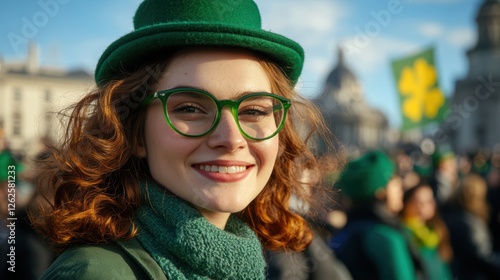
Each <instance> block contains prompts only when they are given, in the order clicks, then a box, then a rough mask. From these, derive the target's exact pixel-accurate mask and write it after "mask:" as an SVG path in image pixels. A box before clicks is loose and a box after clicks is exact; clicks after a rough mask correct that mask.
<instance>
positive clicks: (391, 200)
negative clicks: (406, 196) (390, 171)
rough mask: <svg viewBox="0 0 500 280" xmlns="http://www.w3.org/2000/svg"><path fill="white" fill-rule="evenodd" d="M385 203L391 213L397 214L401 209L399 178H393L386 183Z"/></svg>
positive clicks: (401, 192) (401, 199) (401, 190)
mask: <svg viewBox="0 0 500 280" xmlns="http://www.w3.org/2000/svg"><path fill="white" fill-rule="evenodd" d="M386 203H387V208H388V209H389V211H391V212H392V213H398V212H399V211H401V209H402V208H403V181H402V179H401V178H400V177H394V178H392V179H391V180H390V181H389V183H387V187H386Z"/></svg>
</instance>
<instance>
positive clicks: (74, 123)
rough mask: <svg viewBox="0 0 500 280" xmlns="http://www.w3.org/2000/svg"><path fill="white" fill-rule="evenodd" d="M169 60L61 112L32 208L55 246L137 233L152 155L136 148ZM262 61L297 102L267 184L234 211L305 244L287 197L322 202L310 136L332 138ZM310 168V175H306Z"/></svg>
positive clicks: (278, 236)
mask: <svg viewBox="0 0 500 280" xmlns="http://www.w3.org/2000/svg"><path fill="white" fill-rule="evenodd" d="M257 57H259V56H257ZM169 61H170V60H168V59H167V60H163V61H161V62H154V63H148V64H145V66H143V67H141V68H140V69H139V70H137V71H135V72H134V73H128V74H124V77H122V78H120V79H117V80H114V81H111V82H108V83H107V84H106V85H104V86H101V87H97V88H96V89H95V90H94V91H93V92H91V93H90V94H89V95H87V96H86V97H84V98H83V99H82V100H81V101H79V102H78V103H76V104H75V105H73V106H72V107H70V108H68V111H64V112H70V113H69V114H65V113H64V112H63V116H65V117H68V122H67V124H66V133H65V137H64V139H63V141H62V143H60V145H57V146H55V145H54V146H51V147H49V148H50V152H49V153H48V154H47V155H46V157H45V158H44V159H42V160H40V161H39V164H38V166H39V168H38V170H37V176H36V178H37V179H36V185H37V186H38V189H39V191H40V193H41V194H42V195H43V197H44V198H45V201H44V202H43V203H40V207H38V208H37V209H35V210H33V211H32V212H31V219H32V222H33V224H35V226H36V227H37V228H38V229H39V230H40V231H41V232H42V233H44V234H45V235H46V236H47V237H48V238H49V239H50V240H51V241H52V242H53V243H54V245H55V246H56V247H66V246H68V245H70V244H78V243H109V242H113V241H114V240H119V239H130V238H133V237H134V236H135V235H136V234H137V228H136V227H135V225H134V222H133V218H134V214H135V212H136V210H137V209H138V208H139V207H140V205H141V202H142V200H141V192H140V187H139V182H140V181H141V180H147V179H151V177H150V175H149V169H148V166H147V162H146V161H145V160H144V159H141V158H139V157H137V156H136V155H135V154H134V151H135V147H137V146H138V145H139V144H140V143H141V141H143V135H144V131H143V124H144V122H145V116H146V114H145V113H146V110H145V109H143V108H139V104H140V102H141V101H142V100H143V99H144V97H145V96H146V95H147V94H151V93H152V92H153V89H154V88H155V86H156V84H157V82H158V81H159V79H160V77H161V74H162V72H163V71H164V70H165V69H166V67H167V66H168V64H169ZM260 63H261V65H262V67H263V68H264V70H265V71H266V73H267V74H268V76H269V79H270V81H271V86H272V90H273V92H274V93H275V94H278V95H282V96H285V97H287V98H290V99H292V100H293V106H292V107H291V109H290V110H289V114H288V118H287V120H286V124H285V126H284V128H283V130H282V131H281V132H280V134H279V141H280V152H279V156H278V159H277V161H276V164H275V166H274V170H273V173H272V175H271V177H270V179H269V182H268V184H267V185H266V187H265V188H264V190H263V191H262V192H261V193H260V194H259V195H258V196H257V197H256V198H255V199H254V200H253V201H252V202H251V203H250V205H249V206H248V207H246V208H245V209H244V210H243V211H241V213H237V215H239V216H240V217H241V218H242V219H243V220H244V221H245V222H246V223H247V224H248V225H249V226H250V227H251V228H252V229H253V230H254V231H255V232H256V234H257V235H258V237H259V238H260V240H261V241H262V243H263V245H264V247H265V248H266V249H270V250H276V249H291V250H295V251H300V250H303V249H305V248H306V246H307V245H308V244H309V243H310V242H311V240H312V231H311V229H310V228H309V225H308V222H307V221H306V220H305V219H304V217H303V216H302V215H299V214H297V213H296V212H295V211H293V210H291V209H290V206H289V201H290V198H291V197H292V195H293V196H295V197H297V198H299V199H300V200H302V201H305V202H309V203H310V205H313V206H315V205H317V206H319V204H318V202H319V200H318V199H317V198H315V195H317V194H318V192H317V191H314V189H317V190H322V191H323V190H325V189H324V188H322V187H321V178H323V177H324V176H322V175H324V174H326V173H328V172H330V171H331V170H330V169H329V168H326V167H328V166H331V165H329V164H324V162H320V161H321V160H320V159H319V158H317V157H316V156H315V154H314V153H313V150H312V148H311V147H310V145H308V142H311V139H312V138H313V136H314V135H317V134H318V133H319V135H320V136H321V137H322V138H323V139H328V137H329V134H328V129H327V128H326V126H325V124H324V122H323V119H322V117H321V115H320V113H319V111H318V110H317V109H316V108H315V107H314V105H312V103H311V102H310V101H308V100H307V99H305V98H303V97H301V96H300V95H299V94H298V93H297V92H295V91H294V90H293V85H292V84H291V83H290V81H289V80H288V79H287V78H286V77H285V75H284V74H283V72H282V71H281V70H280V69H279V68H278V67H277V66H276V65H275V64H273V63H272V62H270V61H268V60H266V59H264V58H260ZM304 124H308V125H304ZM305 170H308V171H310V173H311V172H312V174H313V175H312V176H309V177H308V178H305V176H304V171H305ZM321 197H324V196H323V195H322V196H321ZM313 202H314V203H313Z"/></svg>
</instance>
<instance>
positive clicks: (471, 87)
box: [438, 0, 500, 154]
mask: <svg viewBox="0 0 500 280" xmlns="http://www.w3.org/2000/svg"><path fill="white" fill-rule="evenodd" d="M476 22H477V32H478V39H477V42H476V45H475V46H474V47H473V48H472V49H471V50H469V51H468V52H467V58H468V62H469V69H468V73H467V76H466V77H465V78H463V79H460V80H457V81H456V84H455V92H454V94H453V98H452V107H451V109H452V110H451V113H450V114H449V115H448V117H447V119H446V121H445V126H444V127H445V130H446V131H447V134H446V135H443V137H441V138H442V139H443V140H446V139H447V138H448V137H449V139H450V142H451V144H452V146H453V148H454V150H455V151H456V152H458V153H460V154H467V153H468V154H475V153H477V152H478V151H484V150H488V151H492V150H493V149H497V148H498V147H499V145H500V126H499V124H498V120H499V119H500V0H486V1H484V2H483V3H482V5H481V6H480V9H479V11H478V13H477V17H476ZM446 136H448V137H446ZM438 140H439V137H438Z"/></svg>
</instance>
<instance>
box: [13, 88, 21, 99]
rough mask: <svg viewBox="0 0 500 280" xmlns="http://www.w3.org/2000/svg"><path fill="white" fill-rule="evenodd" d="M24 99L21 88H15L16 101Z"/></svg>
mask: <svg viewBox="0 0 500 280" xmlns="http://www.w3.org/2000/svg"><path fill="white" fill-rule="evenodd" d="M21 100H23V94H22V92H21V89H20V88H14V101H16V102H20V101H21Z"/></svg>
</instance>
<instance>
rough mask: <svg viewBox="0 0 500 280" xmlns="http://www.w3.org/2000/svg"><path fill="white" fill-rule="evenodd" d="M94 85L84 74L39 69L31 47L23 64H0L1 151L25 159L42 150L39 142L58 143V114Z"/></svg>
mask: <svg viewBox="0 0 500 280" xmlns="http://www.w3.org/2000/svg"><path fill="white" fill-rule="evenodd" d="M93 85H94V82H93V79H92V77H91V76H90V74H88V73H86V72H85V71H82V70H76V71H64V70H61V69H48V68H43V67H40V66H39V65H38V53H37V49H36V46H35V45H33V44H31V45H30V46H29V47H28V56H27V59H26V61H23V62H21V63H12V62H11V63H9V62H5V61H2V60H0V149H2V148H5V147H8V148H9V149H11V150H12V151H13V152H14V153H15V154H17V155H18V156H23V157H25V158H30V157H32V156H34V155H35V154H36V153H37V152H38V151H39V150H40V149H41V148H42V147H41V141H42V139H50V140H57V139H58V138H59V137H60V136H61V135H62V134H61V133H62V128H61V127H60V125H59V124H60V122H59V119H58V116H57V112H59V111H60V110H61V109H63V108H65V107H67V106H68V105H70V104H72V103H74V102H76V101H77V100H79V99H80V98H81V97H82V96H83V95H84V94H85V93H86V92H87V91H89V90H90V89H91V88H92V87H93Z"/></svg>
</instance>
